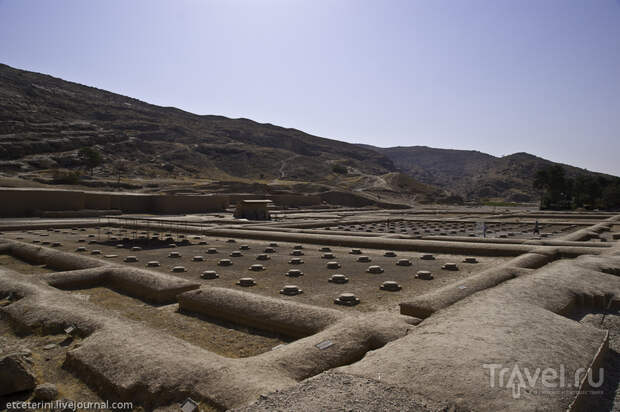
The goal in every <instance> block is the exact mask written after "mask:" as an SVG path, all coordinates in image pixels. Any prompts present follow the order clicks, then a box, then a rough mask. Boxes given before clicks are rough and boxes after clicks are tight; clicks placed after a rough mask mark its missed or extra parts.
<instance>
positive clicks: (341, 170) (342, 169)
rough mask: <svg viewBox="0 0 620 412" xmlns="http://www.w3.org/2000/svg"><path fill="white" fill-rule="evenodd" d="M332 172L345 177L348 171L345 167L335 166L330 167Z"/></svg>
mask: <svg viewBox="0 0 620 412" xmlns="http://www.w3.org/2000/svg"><path fill="white" fill-rule="evenodd" d="M332 172H334V173H337V174H339V175H346V174H347V173H348V169H347V168H346V166H343V165H339V164H335V165H333V166H332Z"/></svg>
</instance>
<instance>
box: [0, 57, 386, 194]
mask: <svg viewBox="0 0 620 412" xmlns="http://www.w3.org/2000/svg"><path fill="white" fill-rule="evenodd" d="M86 146H90V147H95V148H97V149H98V150H99V151H100V152H101V153H102V155H103V159H104V163H103V164H102V166H101V167H99V168H97V170H96V173H95V177H97V176H100V177H105V176H113V175H114V170H113V169H114V165H115V164H117V163H118V162H122V163H123V164H124V167H123V169H124V170H126V174H127V175H130V176H133V177H140V178H145V179H163V180H165V179H171V178H174V179H182V178H188V179H191V178H201V179H211V180H214V181H215V180H219V181H221V180H235V179H237V180H238V179H247V180H248V181H262V182H265V183H267V182H270V181H272V180H279V181H294V182H313V183H320V184H325V185H336V186H338V185H339V184H340V182H341V181H342V180H343V178H344V176H345V175H346V177H347V179H349V180H350V178H351V176H350V175H348V174H347V173H346V171H347V170H351V171H353V170H354V171H356V173H357V174H358V175H360V176H365V175H371V176H375V175H382V174H387V173H392V172H395V171H396V169H395V167H394V165H393V163H392V161H391V160H389V159H388V158H387V157H385V156H384V155H382V154H380V153H377V152H376V151H373V150H370V149H368V148H362V147H358V146H356V145H353V144H349V143H344V142H340V141H337V140H332V139H325V138H321V137H317V136H312V135H309V134H307V133H304V132H301V131H299V130H295V129H287V128H283V127H278V126H274V125H271V124H261V123H257V122H254V121H252V120H248V119H229V118H226V117H222V116H200V115H195V114H192V113H188V112H185V111H182V110H179V109H176V108H172V107H159V106H155V105H151V104H148V103H145V102H142V101H139V100H136V99H132V98H129V97H125V96H121V95H118V94H115V93H110V92H107V91H104V90H99V89H96V88H93V87H87V86H83V85H80V84H76V83H72V82H68V81H65V80H62V79H58V78H54V77H52V76H48V75H44V74H39V73H33V72H28V71H23V70H18V69H14V68H11V67H9V66H6V65H0V172H3V173H5V175H7V174H8V175H10V174H16V173H19V174H21V175H22V176H28V174H29V173H38V172H41V171H45V170H47V171H49V170H55V169H58V168H61V169H73V168H78V167H80V164H81V162H80V158H79V156H78V153H77V152H78V149H80V148H82V147H86ZM334 170H336V171H339V172H340V173H336V172H334ZM343 170H344V172H345V173H343V172H342V171H343ZM39 174H40V173H39Z"/></svg>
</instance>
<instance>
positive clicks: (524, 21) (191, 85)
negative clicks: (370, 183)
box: [0, 0, 620, 175]
mask: <svg viewBox="0 0 620 412" xmlns="http://www.w3.org/2000/svg"><path fill="white" fill-rule="evenodd" d="M0 62H2V63H5V64H8V65H10V66H13V67H17V68H21V69H26V70H32V71H36V72H42V73H47V74H51V75H53V76H57V77H61V78H63V79H66V80H71V81H75V82H78V83H82V84H86V85H90V86H95V87H99V88H102V89H106V90H110V91H113V92H116V93H121V94H124V95H128V96H131V97H135V98H138V99H141V100H145V101H147V102H150V103H154V104H158V105H163V106H176V107H179V108H181V109H184V110H187V111H190V112H193V113H198V114H219V115H224V116H228V117H233V118H237V117H246V118H250V119H253V120H256V121H259V122H269V123H273V124H277V125H281V126H286V127H294V128H297V129H301V130H304V131H306V132H309V133H312V134H315V135H319V136H323V137H329V138H334V139H338V140H345V141H348V142H360V143H368V144H373V145H377V146H381V147H388V146H397V145H402V146H413V145H426V146H432V147H442V148H454V149H474V150H480V151H482V152H486V153H490V154H493V155H506V154H510V153H514V152H520V151H525V152H529V153H532V154H536V155H538V156H541V157H545V158H548V159H550V160H554V161H559V162H563V163H569V164H573V165H575V166H580V167H585V168H587V169H590V170H596V171H601V172H607V173H612V174H615V175H620V0H513V1H507V0H485V1H482V0H449V1H448V0H426V1H421V0H420V1H417V0H410V1H406V0H403V1H397V0H373V1H366V0H220V1H208V0H204V1H198V0H194V1H190V0H187V1H181V0H174V1H172V0H170V1H161V0H159V1H158V0H148V1H146V0H145V1H136V0H131V1H128V0H105V1H103V0H102V1H81V0H76V1H65V0H55V1H51V0H50V1H46V0H36V1H35V0H0Z"/></svg>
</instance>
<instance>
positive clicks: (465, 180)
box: [360, 145, 605, 202]
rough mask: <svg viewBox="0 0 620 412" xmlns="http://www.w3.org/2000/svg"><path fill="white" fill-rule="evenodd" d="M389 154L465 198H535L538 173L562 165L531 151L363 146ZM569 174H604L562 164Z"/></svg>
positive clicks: (404, 168)
mask: <svg viewBox="0 0 620 412" xmlns="http://www.w3.org/2000/svg"><path fill="white" fill-rule="evenodd" d="M360 147H365V148H368V149H372V150H376V151H377V152H378V153H381V154H384V155H386V156H387V157H388V158H390V160H392V161H393V162H394V165H395V166H396V167H397V168H398V169H400V170H401V171H402V172H404V173H406V174H407V175H409V176H411V177H413V178H415V179H417V180H418V181H420V182H423V183H426V184H429V185H434V186H438V187H441V188H445V189H448V190H450V191H452V192H453V193H455V194H458V195H460V196H462V197H464V198H465V199H472V200H474V199H475V200H477V199H482V198H490V199H504V200H508V201H515V202H527V201H533V200H536V199H537V198H538V196H539V195H538V194H537V193H536V192H535V190H534V188H533V182H534V175H535V173H536V172H537V171H538V170H540V169H544V168H547V167H549V166H552V165H555V164H558V163H554V162H552V161H550V160H546V159H543V158H540V157H536V156H534V155H531V154H529V153H514V154H511V155H508V156H503V157H495V156H491V155H489V154H486V153H482V152H478V151H474V150H451V149H435V148H432V147H426V146H411V147H402V146H398V147H389V148H378V147H374V146H366V145H360ZM562 166H563V167H564V169H565V170H566V173H567V175H568V176H575V175H578V174H586V175H601V176H605V175H603V174H600V173H593V172H590V171H588V170H585V169H580V168H577V167H573V166H569V165H564V164H563V165H562Z"/></svg>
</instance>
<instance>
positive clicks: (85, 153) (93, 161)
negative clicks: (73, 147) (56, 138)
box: [78, 147, 103, 176]
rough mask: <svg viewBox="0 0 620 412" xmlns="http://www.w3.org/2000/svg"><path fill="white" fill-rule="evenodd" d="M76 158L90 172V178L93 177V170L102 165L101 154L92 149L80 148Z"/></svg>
mask: <svg viewBox="0 0 620 412" xmlns="http://www.w3.org/2000/svg"><path fill="white" fill-rule="evenodd" d="M78 156H79V157H80V160H81V161H82V162H83V163H84V165H85V166H86V167H87V168H88V169H89V170H90V175H91V176H92V175H93V170H94V169H95V167H98V166H101V164H102V163H103V158H102V157H101V153H100V152H99V151H98V150H96V149H93V148H92V147H83V148H81V149H80V150H79V152H78Z"/></svg>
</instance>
